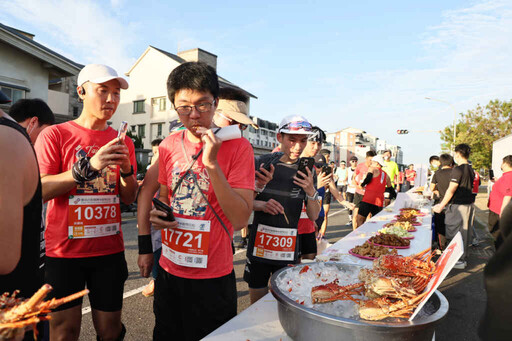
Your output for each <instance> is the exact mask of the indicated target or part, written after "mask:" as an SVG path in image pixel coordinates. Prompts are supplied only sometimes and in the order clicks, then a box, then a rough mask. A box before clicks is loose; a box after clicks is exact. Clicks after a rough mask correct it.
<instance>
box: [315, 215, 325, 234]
mask: <svg viewBox="0 0 512 341" xmlns="http://www.w3.org/2000/svg"><path fill="white" fill-rule="evenodd" d="M324 220H325V216H318V218H316V220H315V224H316V227H317V229H318V230H317V231H320V228H321V227H322V224H323V223H324Z"/></svg>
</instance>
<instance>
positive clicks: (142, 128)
mask: <svg viewBox="0 0 512 341" xmlns="http://www.w3.org/2000/svg"><path fill="white" fill-rule="evenodd" d="M137 136H138V137H140V138H145V137H146V125H145V124H139V125H138V126H137Z"/></svg>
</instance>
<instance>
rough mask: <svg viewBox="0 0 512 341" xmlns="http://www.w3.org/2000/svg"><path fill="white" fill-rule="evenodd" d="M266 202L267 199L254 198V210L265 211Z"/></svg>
mask: <svg viewBox="0 0 512 341" xmlns="http://www.w3.org/2000/svg"><path fill="white" fill-rule="evenodd" d="M265 203H266V201H261V200H254V201H253V204H252V209H253V211H255V212H256V211H263V209H264V208H265Z"/></svg>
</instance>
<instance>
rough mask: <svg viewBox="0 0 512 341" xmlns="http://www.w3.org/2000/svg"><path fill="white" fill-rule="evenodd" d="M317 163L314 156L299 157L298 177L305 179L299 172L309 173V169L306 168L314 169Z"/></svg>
mask: <svg viewBox="0 0 512 341" xmlns="http://www.w3.org/2000/svg"><path fill="white" fill-rule="evenodd" d="M314 164H315V159H314V158H312V157H301V158H300V159H299V168H298V169H297V177H298V178H300V179H304V177H303V176H302V175H300V174H299V173H298V172H299V171H301V172H302V173H304V174H306V175H307V174H308V171H307V170H306V168H309V170H310V171H311V170H313V165H314Z"/></svg>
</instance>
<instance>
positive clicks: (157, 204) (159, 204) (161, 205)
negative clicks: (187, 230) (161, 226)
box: [153, 198, 175, 221]
mask: <svg viewBox="0 0 512 341" xmlns="http://www.w3.org/2000/svg"><path fill="white" fill-rule="evenodd" d="M153 205H155V208H156V209H157V210H159V211H162V212H165V213H167V217H161V219H162V220H165V221H174V220H175V219H174V214H173V213H172V208H170V207H169V205H167V204H166V203H163V202H161V201H160V200H158V199H157V198H153Z"/></svg>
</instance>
